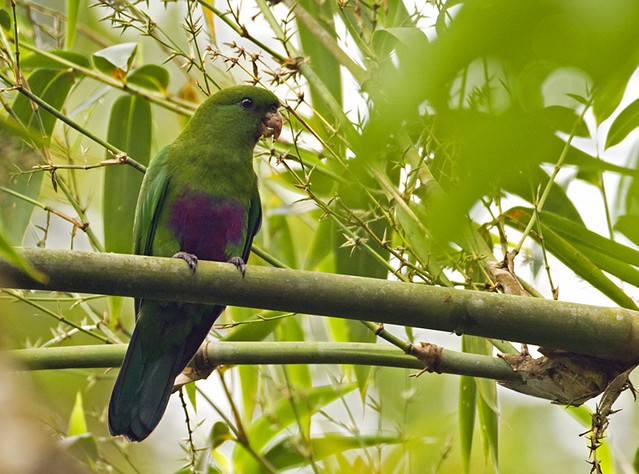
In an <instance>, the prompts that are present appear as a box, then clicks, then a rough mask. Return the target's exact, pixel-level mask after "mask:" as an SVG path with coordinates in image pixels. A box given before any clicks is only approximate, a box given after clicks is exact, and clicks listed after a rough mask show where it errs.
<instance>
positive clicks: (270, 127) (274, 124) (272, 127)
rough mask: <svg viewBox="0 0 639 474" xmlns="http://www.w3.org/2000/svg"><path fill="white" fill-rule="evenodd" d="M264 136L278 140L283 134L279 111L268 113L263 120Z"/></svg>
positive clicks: (262, 130) (262, 129)
mask: <svg viewBox="0 0 639 474" xmlns="http://www.w3.org/2000/svg"><path fill="white" fill-rule="evenodd" d="M261 132H262V135H263V136H265V137H274V138H275V139H276V140H277V138H278V137H279V136H280V133H281V132H282V116H281V115H280V113H279V112H278V111H277V110H274V111H269V112H266V115H265V116H264V118H263V119H262V127H261Z"/></svg>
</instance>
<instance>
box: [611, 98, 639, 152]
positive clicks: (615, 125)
mask: <svg viewBox="0 0 639 474" xmlns="http://www.w3.org/2000/svg"><path fill="white" fill-rule="evenodd" d="M637 127H639V99H637V100H635V101H633V102H632V103H631V104H629V105H628V106H627V107H626V108H625V109H623V110H622V111H621V113H620V114H619V115H618V116H617V117H616V118H615V120H614V121H613V122H612V125H610V129H609V130H608V136H607V137H606V146H605V148H606V149H608V148H610V147H612V146H615V145H617V144H619V143H621V141H622V140H623V139H624V138H626V137H627V136H628V135H629V134H630V133H631V132H632V131H634V130H635V129H636V128H637Z"/></svg>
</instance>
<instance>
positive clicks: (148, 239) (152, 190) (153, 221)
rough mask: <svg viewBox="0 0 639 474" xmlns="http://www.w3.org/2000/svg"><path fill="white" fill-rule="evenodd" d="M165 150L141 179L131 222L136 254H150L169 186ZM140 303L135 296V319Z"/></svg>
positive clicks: (166, 152)
mask: <svg viewBox="0 0 639 474" xmlns="http://www.w3.org/2000/svg"><path fill="white" fill-rule="evenodd" d="M167 150H168V149H167V148H166V147H165V148H162V150H160V151H159V153H158V154H157V155H155V157H154V158H153V160H151V164H150V165H149V167H148V168H147V170H146V174H145V175H144V180H143V181H142V187H141V188H140V195H139V197H138V205H137V207H136V209H135V221H134V222H133V253H134V254H137V255H151V251H152V250H153V238H154V237H155V229H156V227H157V223H158V219H159V215H160V210H161V209H162V205H163V204H164V198H165V197H166V192H167V190H168V188H169V176H168V174H167V172H166V166H165V165H164V162H165V161H166V158H167V156H168V151H167ZM141 304H142V300H141V299H140V298H135V318H136V319H137V318H138V316H139V310H140V305H141Z"/></svg>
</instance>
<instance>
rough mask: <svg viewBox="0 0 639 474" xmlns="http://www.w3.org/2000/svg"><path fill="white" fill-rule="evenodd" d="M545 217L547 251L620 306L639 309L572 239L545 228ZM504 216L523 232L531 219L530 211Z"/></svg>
mask: <svg viewBox="0 0 639 474" xmlns="http://www.w3.org/2000/svg"><path fill="white" fill-rule="evenodd" d="M544 215H545V213H544V214H543V215H542V232H543V238H544V243H545V245H546V249H547V250H548V251H549V252H550V253H552V254H553V255H554V256H555V257H557V258H558V259H559V260H560V261H561V262H562V263H564V265H566V266H567V267H568V268H570V269H571V270H572V271H573V272H574V273H575V274H577V275H578V276H580V277H582V278H583V279H584V280H586V281H587V282H589V283H590V284H591V285H592V286H594V287H595V288H597V289H598V290H599V291H601V292H602V293H603V294H604V295H606V296H607V297H608V298H610V299H611V300H613V301H614V302H616V303H617V304H619V305H620V306H623V307H624V308H629V309H634V310H637V309H639V308H638V307H637V305H636V303H635V302H634V300H633V299H632V298H630V297H629V296H628V295H627V294H626V293H625V292H624V291H623V290H622V289H621V288H619V287H618V286H617V285H616V284H615V283H614V282H613V281H612V280H610V278H608V277H607V276H606V275H605V274H604V273H603V272H602V271H601V269H600V268H599V267H598V266H597V265H596V264H595V263H593V261H592V260H591V259H590V258H588V256H587V255H586V254H584V253H583V252H581V251H580V250H579V249H578V248H577V247H576V246H575V245H574V244H572V243H571V242H570V240H569V239H570V237H569V239H566V238H564V237H562V236H561V235H559V234H558V233H556V232H555V231H554V230H553V229H551V228H550V227H548V226H545V225H544V224H543V222H544V217H543V216H544ZM504 216H505V217H506V223H507V224H508V225H511V226H513V227H515V228H516V229H518V230H523V229H524V228H525V226H526V223H527V222H528V220H529V219H530V210H522V209H521V208H519V209H513V210H509V211H507V212H506V213H505V214H504ZM571 237H574V236H571Z"/></svg>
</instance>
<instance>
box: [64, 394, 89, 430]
mask: <svg viewBox="0 0 639 474" xmlns="http://www.w3.org/2000/svg"><path fill="white" fill-rule="evenodd" d="M88 431H89V430H88V429H87V421H86V419H85V417H84V403H83V401H82V392H80V391H78V392H77V393H76V395H75V403H74V405H73V409H72V410H71V416H70V417H69V429H68V430H67V435H68V436H76V435H81V434H84V433H87V432H88Z"/></svg>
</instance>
